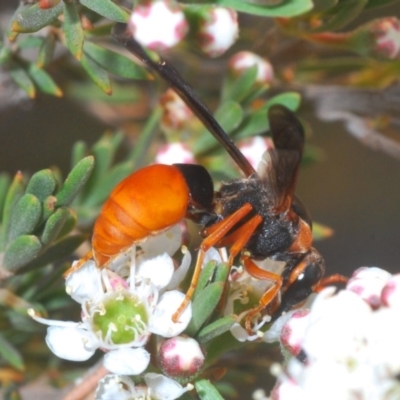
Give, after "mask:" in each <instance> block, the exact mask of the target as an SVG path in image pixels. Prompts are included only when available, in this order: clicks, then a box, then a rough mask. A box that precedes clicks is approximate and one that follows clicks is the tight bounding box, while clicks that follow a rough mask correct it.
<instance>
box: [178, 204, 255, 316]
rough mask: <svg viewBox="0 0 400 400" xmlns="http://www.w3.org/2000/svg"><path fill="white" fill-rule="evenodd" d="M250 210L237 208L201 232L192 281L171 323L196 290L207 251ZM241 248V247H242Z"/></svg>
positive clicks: (244, 207) (247, 206)
mask: <svg viewBox="0 0 400 400" xmlns="http://www.w3.org/2000/svg"><path fill="white" fill-rule="evenodd" d="M251 210H252V206H251V205H250V204H248V203H246V204H244V205H243V207H241V208H239V209H238V210H237V211H235V212H234V213H233V214H232V215H230V216H229V217H227V218H225V219H223V220H222V221H219V222H217V223H216V224H214V225H213V226H211V227H210V228H207V229H205V230H204V231H203V233H204V234H205V235H207V237H206V238H205V239H204V240H203V241H202V243H201V245H200V249H199V252H198V255H197V261H196V266H195V268H194V272H193V276H192V281H191V282H190V287H189V289H188V291H187V292H186V296H185V298H184V299H183V301H182V303H181V305H180V306H179V308H178V309H177V310H176V312H175V313H174V314H173V316H172V321H174V322H177V321H178V320H179V317H180V316H181V314H182V313H183V311H184V310H185V308H186V307H187V305H188V304H189V301H190V300H191V299H192V297H193V293H194V291H195V290H196V287H197V283H198V281H199V277H200V273H201V268H202V265H203V261H204V256H205V253H206V251H207V250H209V249H210V248H211V247H213V246H215V245H216V244H219V243H220V241H221V240H222V239H223V238H224V236H226V234H227V233H228V232H229V231H230V230H231V229H232V228H233V227H234V226H235V225H236V224H237V223H238V222H239V221H240V220H242V219H243V218H244V217H245V216H246V215H247V214H248V213H249V212H250V211H251ZM252 233H253V232H252ZM242 247H243V246H242ZM229 260H231V256H229Z"/></svg>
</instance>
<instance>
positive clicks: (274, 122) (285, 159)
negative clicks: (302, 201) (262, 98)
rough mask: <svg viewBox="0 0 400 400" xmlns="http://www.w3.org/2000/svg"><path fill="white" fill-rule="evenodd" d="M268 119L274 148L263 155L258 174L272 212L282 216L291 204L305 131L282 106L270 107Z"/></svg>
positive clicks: (292, 114)
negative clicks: (268, 198) (265, 190)
mask: <svg viewBox="0 0 400 400" xmlns="http://www.w3.org/2000/svg"><path fill="white" fill-rule="evenodd" d="M268 119H269V124H270V130H271V133H272V138H273V141H274V146H275V147H274V148H272V149H268V150H267V151H266V152H265V153H264V155H263V157H262V160H261V162H260V164H259V166H258V169H257V174H258V176H259V177H260V179H261V180H262V182H263V185H264V187H265V188H266V189H267V192H268V195H269V197H270V201H271V203H272V207H273V210H274V211H275V212H277V213H281V212H285V211H287V210H289V209H290V207H291V205H292V200H293V196H294V190H295V186H296V180H297V173H298V169H299V165H300V161H301V157H302V154H303V147H304V130H303V127H302V125H301V123H300V121H299V120H298V119H297V117H296V115H295V114H294V113H293V112H292V111H290V110H289V109H287V108H286V107H284V106H282V105H274V106H272V107H271V108H270V109H269V112H268Z"/></svg>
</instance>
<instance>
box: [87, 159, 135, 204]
mask: <svg viewBox="0 0 400 400" xmlns="http://www.w3.org/2000/svg"><path fill="white" fill-rule="evenodd" d="M133 169H134V168H133V162H132V161H126V162H124V163H120V164H118V165H116V166H115V167H114V168H112V169H111V170H110V171H109V172H108V173H107V174H105V176H104V178H103V179H102V182H101V185H97V186H96V187H95V188H94V189H93V190H92V191H90V192H89V193H88V197H87V198H86V199H85V201H84V203H85V206H86V207H91V206H98V205H99V204H102V203H103V202H104V201H105V200H106V199H107V198H108V196H109V195H110V193H111V191H112V190H113V189H114V187H115V186H116V185H117V183H119V182H121V181H122V179H124V178H126V177H127V176H128V175H129V174H130V173H132V171H133Z"/></svg>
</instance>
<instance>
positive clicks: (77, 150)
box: [71, 140, 87, 167]
mask: <svg viewBox="0 0 400 400" xmlns="http://www.w3.org/2000/svg"><path fill="white" fill-rule="evenodd" d="M86 154H87V145H86V143H85V142H84V141H83V140H79V141H78V142H76V143H75V144H74V147H73V148H72V161H71V164H72V167H75V165H76V164H78V162H79V161H81V160H82V158H84V157H85V156H86Z"/></svg>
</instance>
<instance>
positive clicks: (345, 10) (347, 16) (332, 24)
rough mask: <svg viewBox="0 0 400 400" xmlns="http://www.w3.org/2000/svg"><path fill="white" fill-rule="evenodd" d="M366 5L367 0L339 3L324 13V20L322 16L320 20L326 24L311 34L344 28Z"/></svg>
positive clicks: (349, 0)
mask: <svg viewBox="0 0 400 400" xmlns="http://www.w3.org/2000/svg"><path fill="white" fill-rule="evenodd" d="M367 3H368V0H347V1H340V2H339V3H338V4H337V5H336V6H335V7H332V8H331V9H330V10H328V11H327V12H326V13H325V15H326V16H327V17H326V18H324V15H322V19H321V20H322V21H324V19H325V20H326V22H323V23H322V25H321V26H319V27H318V28H315V29H312V32H326V31H335V30H338V29H341V28H343V27H345V26H346V25H347V24H348V23H350V22H351V21H352V20H354V18H356V17H358V16H359V15H360V14H361V12H362V11H363V10H364V8H365V6H366V5H367Z"/></svg>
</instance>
